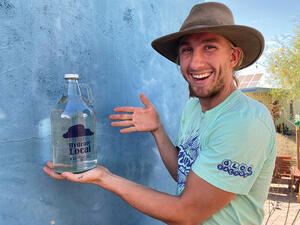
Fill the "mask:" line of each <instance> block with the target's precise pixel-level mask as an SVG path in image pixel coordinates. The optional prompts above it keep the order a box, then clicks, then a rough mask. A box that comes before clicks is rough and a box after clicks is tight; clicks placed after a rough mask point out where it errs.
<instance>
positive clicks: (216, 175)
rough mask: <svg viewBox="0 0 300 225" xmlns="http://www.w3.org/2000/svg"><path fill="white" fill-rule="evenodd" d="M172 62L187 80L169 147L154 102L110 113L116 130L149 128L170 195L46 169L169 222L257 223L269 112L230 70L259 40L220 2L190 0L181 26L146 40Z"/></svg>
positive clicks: (112, 178) (269, 138)
mask: <svg viewBox="0 0 300 225" xmlns="http://www.w3.org/2000/svg"><path fill="white" fill-rule="evenodd" d="M152 46H153V47H154V49H155V50H157V51H158V52H159V53H160V54H162V55H163V56H165V57H166V58H168V59H170V60H171V61H173V62H175V63H178V64H179V65H180V68H181V72H182V74H183V77H184V78H185V80H186V81H187V82H188V84H189V90H190V95H191V96H192V97H193V98H190V99H189V100H188V102H187V105H186V107H185V109H184V112H183V115H182V120H181V126H180V131H179V135H178V141H177V144H176V146H174V145H173V144H172V143H171V141H170V139H169V138H168V135H167V134H166V132H165V130H164V128H163V125H162V123H161V121H160V119H159V116H158V113H157V111H156V110H155V108H154V106H153V105H152V104H151V103H150V102H149V100H148V99H147V98H146V96H145V95H143V94H142V95H141V96H140V97H141V101H142V102H143V104H144V105H145V108H136V107H119V108H116V109H115V112H123V113H124V112H125V114H115V115H111V116H110V118H111V119H113V120H118V121H115V122H112V126H117V127H118V126H119V127H126V128H123V129H121V133H129V132H136V131H143V132H145V131H149V132H151V133H152V134H153V136H154V138H155V141H156V144H157V146H158V149H159V152H160V155H161V157H162V160H163V162H164V164H165V165H166V167H167V169H168V171H169V172H170V174H171V176H172V177H173V178H174V179H175V180H176V181H177V195H176V196H172V195H168V194H165V193H161V192H158V191H155V190H152V189H150V188H147V187H145V186H142V185H139V184H136V183H133V182H131V181H129V180H126V179H124V178H121V177H118V176H116V175H114V174H112V173H111V172H110V171H109V170H108V169H106V168H104V167H101V166H97V167H96V168H95V169H93V170H90V171H88V172H85V173H81V174H72V173H69V172H65V173H62V174H61V175H59V174H56V173H55V172H54V171H53V170H52V163H51V162H48V163H47V165H48V167H44V170H45V172H46V173H47V174H48V175H50V176H52V177H54V178H56V179H67V180H70V181H73V182H81V183H94V184H97V185H99V186H101V187H103V188H105V189H107V190H109V191H111V192H113V193H115V194H117V195H119V196H120V197H121V198H123V199H124V200H125V201H126V202H128V203H129V204H130V205H131V206H132V207H134V208H136V209H138V210H139V211H141V212H143V213H145V214H147V215H149V216H151V217H154V218H157V219H159V220H161V221H163V222H165V223H167V224H172V225H177V224H178V225H190V224H191V225H194V224H195V225H198V224H222V225H226V224H228V225H233V224H249V225H250V224H251V225H253V224H261V221H262V219H263V215H264V213H263V205H264V201H265V200H266V197H267V193H268V187H269V183H270V180H271V176H272V171H273V167H274V160H275V154H276V149H275V131H274V125H273V122H272V118H271V116H270V113H269V111H268V110H267V109H266V108H265V107H264V106H263V105H262V104H260V103H259V102H257V101H255V100H253V99H250V98H248V97H247V96H245V95H244V94H243V93H242V92H240V91H239V90H237V87H236V83H235V81H234V76H233V73H234V71H236V70H239V69H242V68H245V67H247V66H249V65H250V64H252V63H253V62H254V61H255V60H257V59H258V58H259V56H260V55H261V53H262V51H263V48H264V39H263V37H262V35H261V34H260V33H259V32H258V31H257V30H255V29H253V28H250V27H246V26H238V25H234V22H233V16H232V13H231V11H230V10H229V9H228V8H227V7H226V6H225V5H223V4H220V3H214V2H208V3H203V4H198V5H195V6H194V7H193V8H192V10H191V12H190V14H189V15H188V17H187V19H186V20H185V21H184V23H183V25H182V27H181V29H180V31H179V32H177V33H173V34H170V35H167V36H164V37H161V38H159V39H156V40H154V41H153V43H152Z"/></svg>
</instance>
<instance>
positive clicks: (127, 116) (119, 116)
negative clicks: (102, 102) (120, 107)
mask: <svg viewBox="0 0 300 225" xmlns="http://www.w3.org/2000/svg"><path fill="white" fill-rule="evenodd" d="M109 118H110V119H111V120H131V119H132V114H113V115H110V116H109Z"/></svg>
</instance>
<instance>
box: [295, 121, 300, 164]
mask: <svg viewBox="0 0 300 225" xmlns="http://www.w3.org/2000/svg"><path fill="white" fill-rule="evenodd" d="M296 145H297V161H296V163H297V168H298V170H300V161H299V126H296Z"/></svg>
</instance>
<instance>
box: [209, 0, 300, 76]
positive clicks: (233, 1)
mask: <svg viewBox="0 0 300 225" xmlns="http://www.w3.org/2000/svg"><path fill="white" fill-rule="evenodd" d="M213 1H215V2H221V3H223V4H225V5H227V6H228V7H229V8H230V9H231V11H232V13H233V16H234V20H235V24H238V25H246V26H250V27H253V28H255V29H257V30H259V31H260V32H261V33H262V34H263V36H264V38H265V51H264V53H263V55H262V57H261V58H260V59H259V60H258V62H257V63H256V64H254V65H253V66H250V67H248V68H246V69H244V70H241V71H240V72H239V74H251V73H260V72H263V73H266V71H265V67H266V66H264V65H266V63H265V58H266V57H267V54H266V53H267V52H268V51H270V50H271V49H272V48H274V42H276V40H278V39H281V38H284V37H286V36H288V35H293V30H294V29H295V24H296V21H298V22H299V24H300V0H285V1H284V0H281V1H279V0H213ZM206 2H209V1H207V0H206Z"/></svg>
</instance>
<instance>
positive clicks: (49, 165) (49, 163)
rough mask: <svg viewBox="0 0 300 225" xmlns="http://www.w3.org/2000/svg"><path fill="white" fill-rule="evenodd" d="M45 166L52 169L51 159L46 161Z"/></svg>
mask: <svg viewBox="0 0 300 225" xmlns="http://www.w3.org/2000/svg"><path fill="white" fill-rule="evenodd" d="M47 166H48V167H49V168H51V169H53V163H52V162H51V161H48V162H47Z"/></svg>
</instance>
